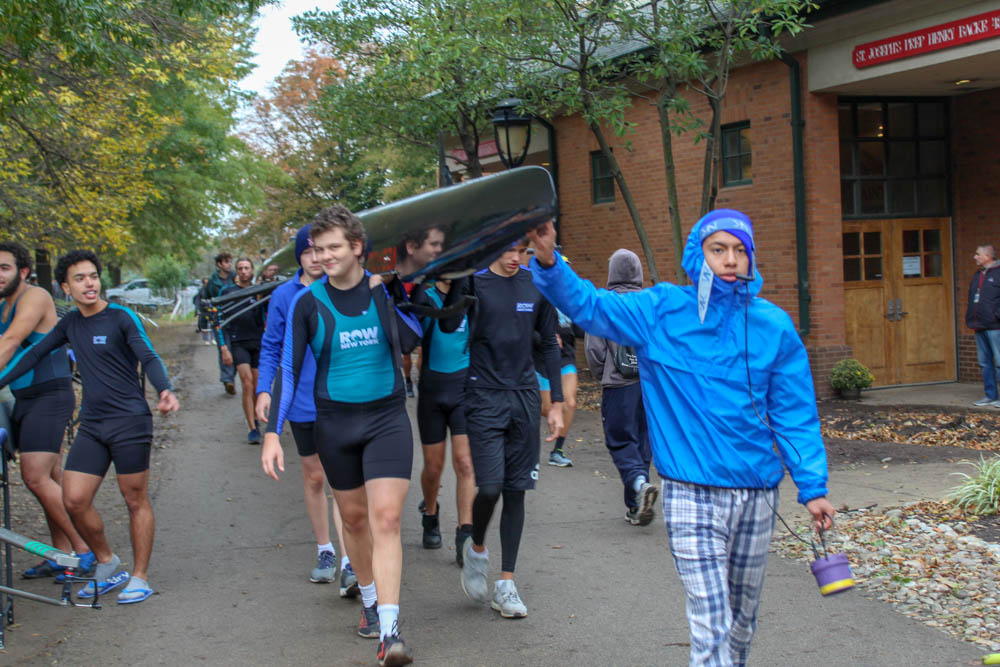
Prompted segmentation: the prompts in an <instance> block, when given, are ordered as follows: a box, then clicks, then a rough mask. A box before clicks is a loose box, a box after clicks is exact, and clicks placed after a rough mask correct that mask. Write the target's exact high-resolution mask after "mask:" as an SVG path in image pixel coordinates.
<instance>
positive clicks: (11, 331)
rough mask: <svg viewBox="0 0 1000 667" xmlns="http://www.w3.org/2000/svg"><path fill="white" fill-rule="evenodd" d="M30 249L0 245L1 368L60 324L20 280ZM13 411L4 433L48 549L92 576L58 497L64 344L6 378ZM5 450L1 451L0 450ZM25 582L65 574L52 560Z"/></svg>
mask: <svg viewBox="0 0 1000 667" xmlns="http://www.w3.org/2000/svg"><path fill="white" fill-rule="evenodd" d="M31 265H32V261H31V254H30V253H29V252H28V250H27V249H26V248H25V247H24V246H22V245H20V244H18V243H0V299H2V301H0V334H2V336H0V368H3V367H5V366H6V365H7V364H8V363H10V361H11V359H13V358H14V355H15V354H16V353H17V352H18V351H20V350H21V349H22V348H23V347H28V346H30V345H31V344H32V343H36V342H38V341H40V340H42V338H44V337H45V334H47V333H48V332H49V331H51V330H52V327H54V326H55V325H56V322H58V321H59V318H58V316H57V315H56V307H55V303H53V301H52V297H51V296H49V293H48V292H46V291H45V290H43V289H41V288H40V287H34V286H31V285H29V284H28V282H27V281H26V280H25V278H26V277H27V275H28V274H29V273H30V272H31V268H32V266H31ZM11 390H12V392H13V397H14V399H15V401H14V410H13V412H12V413H11V415H10V417H11V418H10V422H11V427H12V430H11V431H10V433H9V437H11V438H12V440H13V442H14V443H15V445H16V447H17V448H18V449H20V450H21V465H20V468H21V477H22V478H23V479H24V485H25V486H26V487H27V488H28V490H29V491H31V493H32V494H34V496H35V498H37V499H38V502H39V504H41V506H42V511H43V512H45V521H46V523H48V526H49V534H50V535H51V536H52V546H54V547H55V548H57V549H60V550H62V551H65V552H70V551H73V552H74V553H76V554H77V555H79V556H80V568H79V570H78V571H77V572H74V574H76V575H79V576H90V575H91V574H93V571H94V567H95V565H96V562H97V559H96V557H95V556H94V553H93V552H92V551H91V550H90V547H88V546H87V543H86V542H84V541H83V538H82V537H80V534H79V533H78V532H77V531H76V529H75V528H74V527H73V523H72V522H71V521H70V518H69V515H68V514H67V513H66V508H65V507H64V506H63V499H62V476H63V472H62V443H63V437H64V435H65V433H66V424H67V423H68V422H69V420H70V419H72V418H73V409H74V407H75V406H76V396H75V395H74V394H73V381H72V380H71V379H70V371H69V359H68V357H67V354H66V348H65V347H63V346H60V347H57V348H55V349H54V350H53V351H52V352H51V353H50V354H48V355H46V356H44V357H42V358H41V360H40V361H39V363H38V364H37V365H36V366H35V367H34V368H32V369H31V370H30V371H29V372H28V373H25V374H24V375H23V376H22V377H20V378H19V379H17V380H15V381H14V382H12V383H11ZM0 455H2V453H0ZM23 576H24V578H25V579H38V578H41V577H51V576H55V577H56V578H57V580H60V581H61V580H63V579H64V578H65V569H64V568H61V567H60V566H58V565H57V564H55V563H53V562H52V561H49V560H43V561H42V562H41V563H39V564H38V565H35V566H34V567H30V568H28V570H27V571H25V572H24V575H23Z"/></svg>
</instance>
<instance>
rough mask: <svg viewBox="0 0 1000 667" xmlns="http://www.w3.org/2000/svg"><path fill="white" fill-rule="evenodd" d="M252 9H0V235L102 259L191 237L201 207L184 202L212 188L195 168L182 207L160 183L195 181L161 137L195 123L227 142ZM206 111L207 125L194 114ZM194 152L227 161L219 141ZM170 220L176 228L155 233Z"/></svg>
mask: <svg viewBox="0 0 1000 667" xmlns="http://www.w3.org/2000/svg"><path fill="white" fill-rule="evenodd" d="M258 4H260V3H259V2H257V1H256V0H165V1H155V0H74V2H71V3H67V2H63V1H62V0H5V1H4V2H3V3H0V230H2V232H3V235H4V236H5V237H8V238H15V239H18V240H21V241H23V242H25V243H27V244H29V245H32V246H36V247H46V248H48V249H50V250H53V251H59V250H62V249H65V248H66V247H68V246H69V245H85V246H89V247H93V248H95V249H96V250H98V251H100V252H102V253H105V254H106V255H109V256H110V257H109V258H110V259H115V258H122V257H125V256H126V255H127V254H128V253H130V251H132V250H134V249H135V247H136V246H137V242H141V246H140V247H141V248H145V249H146V251H149V250H151V249H153V248H154V247H155V244H156V242H158V241H159V240H160V239H162V238H164V237H169V238H170V239H171V240H172V242H180V243H182V244H185V243H188V241H190V240H191V239H192V238H193V237H196V236H197V234H198V233H200V232H195V231H194V230H195V227H196V226H198V225H200V224H202V223H203V222H204V220H205V215H204V211H205V209H206V207H207V206H208V205H207V204H204V203H203V204H202V205H198V204H197V203H196V202H195V203H192V201H191V197H190V195H192V194H193V193H194V192H195V191H196V190H197V191H200V192H208V193H211V194H210V195H209V197H210V198H215V199H218V197H216V196H215V195H216V194H217V193H218V190H217V189H215V188H214V187H213V185H212V183H211V182H206V181H205V179H204V176H205V174H204V173H201V174H198V176H199V177H200V178H201V179H202V182H201V183H200V184H199V185H198V187H197V188H193V187H192V188H188V190H187V195H188V198H187V199H186V200H185V198H184V197H179V196H178V193H179V192H180V190H179V189H178V188H173V189H172V188H171V187H169V186H170V185H171V178H173V179H174V183H173V185H176V180H177V179H183V178H185V176H184V173H185V171H186V172H187V178H188V179H189V180H190V181H191V182H192V183H193V182H194V176H193V174H195V173H196V169H195V170H194V171H193V170H192V169H193V165H195V166H197V162H198V160H197V159H192V156H191V155H190V154H188V155H185V154H184V151H182V150H177V147H178V145H179V143H181V142H177V141H175V142H173V143H171V138H172V137H173V138H177V137H178V133H181V132H184V131H190V130H192V128H194V127H195V126H199V124H201V125H212V124H214V125H215V128H216V129H217V130H220V131H221V132H222V135H225V134H226V132H227V131H228V129H229V127H230V126H231V125H232V113H231V112H232V109H233V108H234V105H233V104H232V94H233V90H234V89H233V88H232V86H233V85H234V84H235V81H236V80H238V77H240V76H242V74H241V72H243V71H245V64H244V62H245V57H244V56H245V53H246V48H245V45H246V44H247V43H248V41H247V40H248V39H249V38H250V37H251V36H252V32H250V31H249V30H248V29H247V27H246V23H244V22H241V21H240V19H241V18H243V19H245V18H246V16H248V15H249V14H252V12H253V11H254V10H255V9H256V7H257V5H258ZM213 105H214V107H215V110H216V111H217V112H218V113H217V114H216V116H215V118H212V117H211V114H206V113H205V110H206V106H207V107H212V106H213ZM207 134H211V133H207ZM186 148H191V146H190V145H189V146H187V147H186ZM200 148H201V149H202V151H203V152H204V153H207V154H209V157H210V158H211V159H212V160H215V162H216V163H217V164H219V163H221V162H224V161H227V160H231V159H232V157H233V153H232V150H231V148H232V147H231V146H227V147H224V149H222V150H214V151H211V152H209V151H207V150H205V149H206V145H202V146H201V147H200ZM194 150H195V151H197V150H198V147H194ZM184 204H188V205H190V208H189V210H188V211H187V212H184ZM218 204H219V202H218V201H214V202H212V205H218ZM157 206H158V207H159V211H156V212H155V215H154V211H153V209H154V208H156V207H157ZM194 209H198V210H197V211H195V210H194ZM179 216H181V217H183V216H186V217H187V219H186V221H185V223H184V224H182V225H175V226H173V227H172V228H171V227H170V226H169V224H165V221H169V220H171V219H174V220H176V219H177V218H178V217H179ZM140 254H141V253H140Z"/></svg>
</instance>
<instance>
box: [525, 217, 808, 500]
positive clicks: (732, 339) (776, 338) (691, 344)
mask: <svg viewBox="0 0 1000 667" xmlns="http://www.w3.org/2000/svg"><path fill="white" fill-rule="evenodd" d="M700 226H701V221H699V223H698V224H696V225H695V227H694V229H693V230H692V231H691V234H690V236H689V237H688V241H687V245H686V247H685V249H684V259H683V262H682V263H683V266H684V270H685V271H687V274H688V275H689V276H690V277H691V280H692V281H693V282H694V283H695V285H697V284H698V279H699V274H700V273H701V271H702V267H703V263H704V254H703V253H702V249H701V242H700V240H699V239H700V235H699V231H700ZM532 269H533V270H532V275H533V277H534V281H535V284H536V285H537V286H538V289H539V290H540V291H541V292H542V294H544V295H545V297H546V298H547V299H548V300H549V301H551V302H552V303H553V305H555V306H556V307H557V308H559V309H560V310H562V311H563V312H564V313H566V314H567V315H568V316H569V317H570V318H572V320H573V321H574V322H576V323H577V324H579V325H580V326H581V327H582V328H583V329H584V330H586V331H587V332H589V333H592V334H595V335H597V336H602V337H604V338H608V339H610V340H613V341H615V342H616V343H619V344H621V345H632V346H634V347H635V349H636V356H637V357H638V360H639V381H640V383H641V385H642V394H643V403H644V404H645V407H646V416H647V419H648V422H649V436H650V441H651V444H652V448H653V460H654V463H655V464H656V469H657V471H658V472H659V474H660V475H661V476H663V477H666V478H668V479H673V480H678V481H682V482H690V483H693V484H701V485H705V486H717V487H726V488H758V489H759V488H773V487H775V486H777V485H778V483H779V482H780V481H781V478H782V477H783V476H784V469H783V467H782V459H783V460H784V464H785V466H787V467H788V469H789V471H790V473H791V475H792V479H793V480H794V481H795V485H796V486H797V487H798V489H799V493H798V500H799V502H801V503H806V502H808V501H810V500H812V499H813V498H818V497H821V496H825V495H826V493H827V489H826V482H827V466H826V450H825V448H824V445H823V439H822V437H821V435H820V424H819V417H818V415H817V411H816V397H815V394H814V391H813V384H812V374H811V373H810V371H809V360H808V357H807V356H806V350H805V347H804V346H803V344H802V341H801V340H800V339H799V335H798V332H797V331H796V330H795V326H794V324H793V323H792V319H791V318H790V317H789V316H788V314H787V313H785V312H784V311H783V310H781V309H780V308H778V307H777V306H775V305H774V304H772V303H770V302H768V301H766V300H764V299H762V298H760V297H758V296H757V294H758V293H759V292H760V288H761V285H762V284H763V281H762V280H761V277H760V275H759V273H756V272H755V273H756V275H755V276H754V280H753V281H752V282H750V283H749V284H744V283H743V282H736V283H726V282H725V281H722V280H719V279H715V280H713V281H712V283H711V292H710V294H707V295H703V297H707V302H706V303H704V304H703V305H704V306H705V308H706V309H705V313H704V322H702V321H701V319H700V317H699V303H698V291H697V287H695V286H685V287H679V286H677V285H672V284H670V283H660V284H658V285H655V286H653V287H650V288H648V289H644V290H641V291H638V292H629V293H616V292H609V291H608V290H604V289H600V290H599V289H597V288H595V287H594V285H593V284H592V283H590V282H589V281H586V280H582V279H581V278H579V277H578V276H577V275H576V274H575V273H573V271H572V269H570V268H569V266H568V265H567V264H566V262H565V261H563V260H562V258H561V257H559V253H556V263H555V265H554V266H553V267H551V268H549V269H546V268H543V267H542V266H541V265H540V264H538V261H537V260H536V259H532ZM748 298H749V308H748V311H746V310H745V308H747V306H746V300H747V299H748ZM703 301H705V299H704V298H703ZM745 312H749V322H747V320H746V318H745V315H744V313H745ZM747 325H748V330H749V337H750V338H749V345H748V348H749V364H750V373H749V375H750V382H751V386H752V400H753V406H751V403H750V398H751V397H750V394H749V391H750V390H749V389H748V386H747V368H746V360H747V358H748V356H747V354H746V353H745V351H744V350H746V349H747V348H746V347H745V344H746V343H747V339H746V337H745V335H744V330H745V329H744V327H745V326H747ZM754 407H756V411H757V412H759V413H760V417H761V418H762V419H763V420H765V421H767V422H768V423H770V425H771V426H772V427H773V428H774V430H775V431H777V432H778V433H780V434H781V435H783V436H784V438H781V437H777V438H776V437H775V436H774V435H773V434H772V433H771V431H770V430H769V429H768V427H767V426H766V425H765V424H764V423H762V422H761V420H760V419H758V418H757V415H756V414H755V412H754ZM785 438H787V439H788V441H790V442H791V446H790V445H789V442H788V441H786V440H785ZM775 444H777V448H778V450H779V451H780V452H781V457H780V458H779V456H778V455H777V454H776V453H775V451H774V449H773V445H775Z"/></svg>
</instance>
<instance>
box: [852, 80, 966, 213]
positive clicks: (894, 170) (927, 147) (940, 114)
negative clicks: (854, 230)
mask: <svg viewBox="0 0 1000 667" xmlns="http://www.w3.org/2000/svg"><path fill="white" fill-rule="evenodd" d="M838 108H839V116H840V200H841V207H842V211H843V217H845V218H881V217H923V216H943V215H948V213H949V210H950V203H949V197H948V182H949V162H950V160H949V158H948V155H949V148H948V118H947V106H946V104H945V102H944V101H943V100H939V99H927V98H923V99H912V100H908V99H903V98H892V99H885V100H872V99H855V100H847V99H843V100H841V101H840V103H839V105H838Z"/></svg>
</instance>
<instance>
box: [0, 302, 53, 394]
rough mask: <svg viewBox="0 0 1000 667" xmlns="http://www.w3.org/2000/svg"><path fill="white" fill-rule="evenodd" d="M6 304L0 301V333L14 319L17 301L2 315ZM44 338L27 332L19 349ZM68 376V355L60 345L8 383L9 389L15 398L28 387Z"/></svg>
mask: <svg viewBox="0 0 1000 667" xmlns="http://www.w3.org/2000/svg"><path fill="white" fill-rule="evenodd" d="M6 306H7V304H6V303H5V302H0V335H3V334H5V333H7V329H8V328H9V327H10V325H11V323H12V322H13V321H14V317H15V316H16V315H17V303H16V302H15V303H14V306H13V307H12V308H11V309H10V316H9V317H4V315H5V313H4V312H3V311H4V309H5V308H6ZM43 338H45V334H42V333H38V332H37V331H32V332H31V333H29V334H28V336H27V338H25V339H24V340H23V341H22V342H21V346H20V347H21V349H22V350H27V349H28V348H30V347H31V346H32V345H34V344H35V343H37V342H38V341H40V340H42V339H43ZM17 358H18V357H17V356H15V357H14V358H12V359H11V362H13V361H15V360H16V359H17ZM69 376H70V372H69V356H68V355H67V354H66V346H65V345H60V346H59V347H57V348H56V349H54V350H52V352H50V353H49V354H47V355H45V356H44V357H42V358H41V359H40V360H39V362H38V364H37V365H36V366H35V367H34V368H32V369H31V370H29V371H28V372H27V373H25V374H24V375H22V376H21V377H19V378H17V379H16V380H14V381H13V382H11V383H10V389H11V391H12V392H13V393H14V397H15V398H17V397H18V394H19V393H20V392H21V391H22V390H25V389H28V388H29V387H37V386H38V385H40V384H43V383H45V382H50V381H51V380H57V379H60V378H68V377H69Z"/></svg>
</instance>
